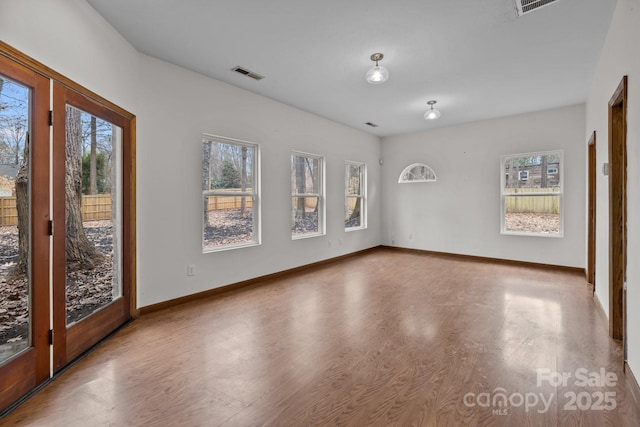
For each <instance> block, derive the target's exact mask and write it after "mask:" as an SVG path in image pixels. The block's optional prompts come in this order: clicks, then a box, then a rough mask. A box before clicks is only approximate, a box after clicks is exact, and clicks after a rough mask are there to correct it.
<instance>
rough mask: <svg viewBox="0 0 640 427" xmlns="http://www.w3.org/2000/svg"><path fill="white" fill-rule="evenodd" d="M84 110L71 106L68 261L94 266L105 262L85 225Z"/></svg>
mask: <svg viewBox="0 0 640 427" xmlns="http://www.w3.org/2000/svg"><path fill="white" fill-rule="evenodd" d="M81 114H82V113H81V111H80V110H78V109H76V108H73V107H68V108H67V117H66V124H67V132H66V133H67V136H66V144H65V207H66V228H65V230H66V246H65V253H66V257H67V264H73V265H74V267H75V268H77V269H81V268H83V269H84V268H86V269H91V268H94V267H95V266H96V265H98V264H99V263H101V262H102V261H104V254H103V253H102V252H100V251H98V250H97V249H96V247H95V246H94V245H93V243H91V241H90V240H89V239H88V237H87V235H86V234H85V231H84V226H83V224H82V212H81V210H80V208H81V204H82V125H81Z"/></svg>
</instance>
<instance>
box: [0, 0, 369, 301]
mask: <svg viewBox="0 0 640 427" xmlns="http://www.w3.org/2000/svg"><path fill="white" fill-rule="evenodd" d="M0 39H2V40H3V41H5V42H6V43H8V44H10V45H12V46H13V47H15V48H17V49H19V50H21V51H22V52H24V53H26V54H27V55H30V56H32V57H33V58H35V59H36V60H38V61H40V62H42V63H44V64H45V65H47V66H49V67H50V68H53V69H54V70H56V71H58V72H60V73H62V74H64V75H65V76H67V77H69V78H71V79H73V80H75V81H76V82H78V83H80V84H82V85H84V86H85V87H87V88H88V89H89V90H92V91H94V92H96V93H98V94H99V95H101V96H103V97H104V98H106V99H108V100H110V101H112V102H114V103H116V104H118V105H120V106H121V107H123V108H125V109H128V110H129V111H131V112H132V113H133V114H135V115H136V116H137V131H138V132H137V168H138V169H137V192H138V199H137V207H138V227H137V232H138V235H137V237H138V248H137V249H138V305H139V306H146V305H149V304H153V303H156V302H160V301H165V300H168V299H172V298H177V297H180V296H184V295H188V294H192V293H195V292H200V291H204V290H208V289H212V288H215V287H219V286H222V285H226V284H230V283H234V282H238V281H242V280H245V279H249V278H253V277H257V276H261V275H265V274H269V273H274V272H277V271H281V270H284V269H288V268H292V267H296V266H300V265H304V264H308V263H311V262H315V261H320V260H323V259H327V258H332V257H335V256H339V255H343V254H346V253H350V252H354V251H357V250H361V249H365V248H369V247H373V246H377V245H378V244H379V242H380V220H379V211H380V175H381V168H380V166H379V164H378V158H379V156H380V140H379V138H377V137H375V136H372V135H369V134H365V133H363V132H360V131H356V130H353V129H350V128H347V127H345V126H343V125H339V124H336V123H333V122H330V121H328V120H325V119H322V118H319V117H317V116H314V115H312V114H308V113H305V112H302V111H300V110H297V109H294V108H291V107H287V106H285V105H283V104H280V103H278V102H275V101H272V100H269V99H267V98H264V97H261V96H258V95H254V94H251V93H249V92H246V91H244V90H241V89H238V88H235V87H233V86H229V85H226V84H223V83H221V82H219V81H216V80H212V79H209V78H206V77H203V76H202V75H198V74H195V73H192V72H189V71H186V70H184V69H181V68H179V67H176V66H173V65H170V64H167V63H164V62H162V61H158V60H155V59H152V58H149V57H145V56H143V55H141V54H139V53H137V52H136V51H135V50H134V49H133V48H132V47H131V46H130V45H129V44H128V43H127V42H126V41H125V40H124V39H123V38H122V37H121V36H120V35H119V34H118V33H117V32H116V31H115V30H114V29H113V28H112V27H111V26H109V25H108V24H107V23H106V22H105V21H104V20H103V19H102V17H100V15H98V13H97V12H95V11H94V10H93V8H91V7H90V6H89V5H88V4H87V3H86V2H85V1H84V0H2V2H0ZM203 132H207V133H213V134H217V135H223V136H227V137H232V138H238V139H245V140H249V141H253V142H256V143H258V144H260V146H261V149H262V188H263V192H262V198H263V206H262V214H263V216H262V228H263V236H262V237H263V239H262V240H263V244H262V246H259V247H252V248H244V249H238V250H233V251H226V252H218V253H209V254H202V253H201V235H200V233H201V231H200V230H201V225H200V224H201V207H200V206H201V202H200V200H201V199H200V198H201V193H200V191H201V182H200V179H201V178H200V174H199V169H200V165H201V158H200V156H201V139H202V138H201V134H202V133H203ZM292 149H296V150H303V151H307V152H311V153H315V154H320V155H324V156H326V165H327V193H328V198H327V236H324V237H317V238H310V239H304V240H296V241H292V240H291V237H290V225H289V218H290V216H289V215H290V213H289V210H290V203H291V201H290V193H289V191H290V183H289V167H290V166H289V165H290V151H291V150H292ZM344 160H357V161H364V162H366V163H367V164H368V173H369V180H368V184H369V185H368V191H369V213H370V215H369V227H368V229H366V230H362V231H354V232H349V233H345V231H344V223H343V215H344V213H343V212H344V188H343V186H344ZM330 242H331V246H330ZM187 264H195V266H196V275H195V276H193V277H187V275H186V267H187Z"/></svg>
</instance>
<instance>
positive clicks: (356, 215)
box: [349, 197, 362, 225]
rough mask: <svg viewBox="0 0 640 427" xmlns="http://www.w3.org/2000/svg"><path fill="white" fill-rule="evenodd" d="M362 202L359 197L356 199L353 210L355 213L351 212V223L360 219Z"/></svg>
mask: <svg viewBox="0 0 640 427" xmlns="http://www.w3.org/2000/svg"><path fill="white" fill-rule="evenodd" d="M361 200H362V198H361V197H358V199H356V205H355V206H354V208H353V212H351V215H350V216H349V221H351V220H353V219H356V218H360V201H361ZM359 225H362V224H359Z"/></svg>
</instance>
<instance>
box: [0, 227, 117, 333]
mask: <svg viewBox="0 0 640 427" xmlns="http://www.w3.org/2000/svg"><path fill="white" fill-rule="evenodd" d="M84 227H85V231H86V233H87V237H88V238H89V240H91V242H93V244H94V245H95V246H96V248H97V249H98V250H100V251H101V252H102V253H104V254H106V255H107V256H106V257H105V261H104V262H103V263H101V264H100V265H98V266H96V268H94V269H91V270H86V269H81V270H71V268H72V266H68V268H69V267H71V268H69V271H67V296H66V297H67V323H68V324H70V323H73V322H75V321H77V320H79V319H82V318H83V317H85V316H86V315H88V314H90V313H92V312H94V311H95V310H97V309H99V308H100V307H102V306H104V305H105V304H107V303H109V302H111V301H112V300H113V297H114V291H113V284H112V277H113V262H112V256H111V252H112V250H113V238H112V236H113V233H112V225H111V221H92V222H87V223H85V224H84ZM17 247H18V230H17V227H15V226H5V227H0V345H2V344H4V343H19V342H20V341H22V340H26V339H27V338H28V320H29V311H28V295H27V280H26V277H24V276H22V277H17V278H12V277H8V273H9V271H10V270H11V268H12V267H13V266H14V265H15V263H16V261H17V254H18V250H17Z"/></svg>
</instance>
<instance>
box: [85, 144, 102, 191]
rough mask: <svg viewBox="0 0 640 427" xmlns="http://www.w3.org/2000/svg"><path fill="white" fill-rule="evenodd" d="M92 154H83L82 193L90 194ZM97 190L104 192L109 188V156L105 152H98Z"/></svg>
mask: <svg viewBox="0 0 640 427" xmlns="http://www.w3.org/2000/svg"><path fill="white" fill-rule="evenodd" d="M90 165H91V154H90V153H87V154H85V155H84V156H82V194H89V177H90V175H89V169H90V167H91V166H90ZM96 187H97V188H96V190H97V194H104V192H105V190H106V189H107V156H106V155H105V154H104V153H101V152H98V153H96Z"/></svg>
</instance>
